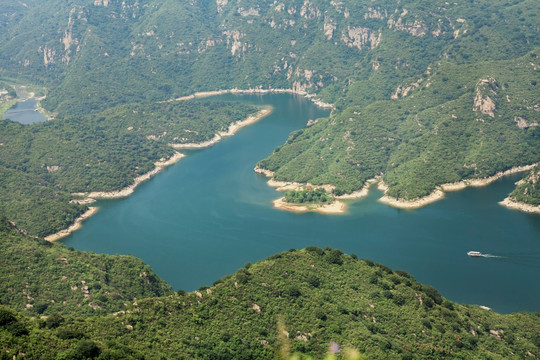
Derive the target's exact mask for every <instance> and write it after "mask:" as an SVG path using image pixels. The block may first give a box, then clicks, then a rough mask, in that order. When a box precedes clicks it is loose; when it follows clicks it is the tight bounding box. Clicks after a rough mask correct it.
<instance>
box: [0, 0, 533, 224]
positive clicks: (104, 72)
mask: <svg viewBox="0 0 540 360" xmlns="http://www.w3.org/2000/svg"><path fill="white" fill-rule="evenodd" d="M0 10H2V14H3V15H2V16H3V19H4V20H5V21H3V22H2V25H1V26H2V30H3V31H2V32H0V34H1V35H0V61H1V63H2V68H1V69H0V78H6V79H8V78H11V79H14V78H16V79H18V81H19V82H25V81H26V82H29V83H39V84H41V85H44V86H46V87H47V88H48V92H47V98H46V99H45V100H43V101H42V105H43V106H44V107H45V108H46V109H47V110H48V111H50V112H51V113H53V114H55V116H56V118H57V119H60V120H61V119H66V120H67V121H68V122H77V125H76V126H75V125H70V126H73V129H72V131H71V133H70V139H71V140H72V141H73V142H76V143H80V144H81V146H82V147H87V148H89V149H90V148H92V149H93V147H94V145H93V144H92V141H93V140H92V139H90V138H89V137H88V136H86V135H85V133H84V131H85V129H86V128H85V126H86V125H80V124H79V123H82V122H84V123H88V128H90V126H93V127H95V126H96V125H95V122H96V121H97V120H98V119H100V118H102V117H105V118H106V119H107V118H108V117H109V116H112V117H113V118H114V115H113V113H123V114H128V113H127V112H126V110H127V109H130V106H134V107H139V108H147V109H150V108H155V107H156V106H159V105H156V102H159V101H165V100H169V99H172V98H177V97H179V96H183V95H188V94H191V93H193V92H195V91H208V90H219V89H230V88H244V89H246V88H257V87H262V88H291V89H294V90H296V91H300V92H308V93H314V94H318V96H319V97H320V98H322V99H323V100H324V101H327V102H331V103H334V104H335V110H334V112H333V114H332V116H331V118H330V119H326V120H321V121H319V122H318V123H317V125H316V126H313V127H312V128H309V129H304V130H301V131H300V132H298V133H296V134H294V135H292V136H291V138H290V139H289V141H288V143H287V144H285V145H284V146H283V147H280V148H278V149H276V151H275V152H274V153H273V154H272V155H271V156H270V157H269V158H268V159H265V160H263V161H262V162H261V164H260V165H261V166H263V167H266V168H268V169H271V170H274V171H276V178H278V179H282V180H294V181H311V182H313V183H328V184H334V185H336V186H337V191H338V193H340V192H350V191H352V190H356V189H359V188H360V187H361V186H362V185H363V184H364V182H365V180H366V179H369V178H371V177H373V176H375V175H380V174H384V177H383V178H384V180H385V182H386V183H387V184H388V185H389V187H390V190H389V194H390V195H392V196H395V197H398V198H402V199H414V198H416V197H418V196H423V195H426V194H428V193H429V192H430V191H432V190H433V189H434V188H435V187H436V186H437V185H439V184H441V183H445V182H451V181H459V180H462V179H468V178H474V177H483V176H488V175H491V174H494V173H496V172H498V171H500V170H506V169H508V168H511V167H513V166H517V165H523V164H530V163H534V162H537V161H538V160H539V159H540V154H539V153H538V149H539V148H540V146H539V136H538V131H539V130H538V128H539V127H538V126H537V125H532V124H535V123H537V122H538V121H537V120H538V104H539V101H540V98H539V95H538V94H539V93H540V92H539V91H538V86H537V83H538V77H539V70H538V66H539V65H538V58H537V53H539V52H540V51H539V49H538V46H539V45H540V36H539V35H538V31H537V29H536V26H537V25H536V21H535V19H536V18H537V16H538V15H539V14H540V11H539V9H538V4H537V2H536V1H534V0H521V1H515V2H513V3H508V2H506V1H503V0H497V1H487V0H475V1H466V2H459V3H456V4H454V5H452V6H449V5H448V4H447V3H445V2H443V1H434V2H429V3H421V4H420V3H419V2H417V1H413V0H408V1H405V2H403V1H402V2H400V3H399V4H396V3H395V2H391V1H385V0H380V1H377V2H373V1H350V0H348V1H342V2H330V3H328V2H325V1H321V0H307V1H300V0H290V1H286V2H282V3H281V2H280V3H276V2H271V1H257V2H254V1H250V0H241V1H237V2H229V1H217V2H207V1H193V2H189V3H178V2H175V1H169V0H153V1H150V2H148V3H146V4H141V3H139V2H136V1H123V2H120V1H92V0H70V1H67V2H66V1H58V0H48V1H47V2H26V3H25V4H24V5H22V4H19V3H17V4H14V3H12V2H8V1H3V2H0ZM488 99H489V101H488ZM475 101H476V102H477V104H476V105H475ZM491 107H493V111H492V110H490V109H491ZM164 111H165V112H167V113H168V114H169V115H172V114H173V113H171V111H169V110H164ZM101 113H103V114H101ZM124 116H126V119H128V118H129V117H131V116H133V117H134V118H136V117H137V115H136V113H134V115H129V116H128V115H124ZM127 121H130V120H129V119H128V120H127ZM151 125H155V124H151ZM529 125H530V126H529ZM81 127H82V128H81ZM108 127H112V129H109V128H108ZM54 128H55V126H45V127H43V132H45V133H47V135H46V136H48V137H49V136H51V137H54V136H55V135H54V134H52V133H53V132H54ZM100 128H103V131H105V132H109V131H115V130H114V124H113V121H110V122H105V123H103V124H102V125H100ZM211 129H214V130H216V129H217V127H213V128H212V127H211ZM192 130H193V129H192ZM38 132H39V133H42V130H41V128H40V129H39V130H38ZM147 132H150V133H151V132H152V131H151V130H147ZM14 133H17V135H15V134H14ZM23 133H24V131H22V132H21V131H17V132H11V133H10V136H11V137H14V136H20V140H21V141H23V142H24V141H25V140H24V135H23ZM175 136H176V135H175ZM211 136H212V134H210V137H211ZM205 137H207V136H206V135H203V136H201V138H205ZM117 140H118V137H114V138H104V139H102V140H101V141H102V142H103V144H105V143H106V146H105V147H106V148H108V147H114V146H115V145H114V142H115V141H117ZM139 145H141V146H139ZM134 147H137V149H138V150H137V151H135V150H133V149H132V148H126V149H122V154H121V155H120V156H119V158H116V159H115V160H119V161H115V162H111V163H110V164H112V165H111V166H113V167H114V168H111V169H110V171H109V170H107V171H101V170H100V171H91V172H88V171H82V172H81V174H82V175H80V176H81V178H80V180H78V181H77V182H78V183H80V182H82V183H83V186H82V187H83V188H84V187H87V188H96V186H94V185H92V184H96V185H97V184H101V186H102V188H101V189H100V190H110V189H118V188H120V187H121V186H123V185H125V184H126V183H129V182H130V179H132V178H133V176H135V175H136V174H137V173H139V171H138V170H134V168H135V167H137V166H138V167H139V169H147V168H148V167H149V164H150V163H151V162H152V161H154V160H155V159H156V158H157V159H159V158H161V157H163V156H164V155H167V154H170V149H163V148H156V144H150V145H149V144H146V143H145V144H144V145H142V144H141V143H140V141H139V143H137V146H134ZM158 147H159V146H158ZM66 150H67V149H66V148H63V149H59V151H62V152H65V151H66ZM158 154H159V156H156V155H158ZM14 156H15V158H17V159H21V158H23V159H24V155H23V154H22V153H21V152H15V153H14ZM134 157H139V158H140V160H137V161H134V160H133V158H134ZM18 161H19V160H18ZM4 162H5V160H4V157H3V156H2V164H0V165H4ZM126 167H128V168H129V169H128V170H126ZM63 168H64V169H65V167H63ZM78 170H80V169H78ZM111 172H113V173H117V174H121V176H118V177H116V178H117V179H118V181H117V183H115V184H112V183H110V181H109V180H108V175H109V174H110V173H111ZM4 173H5V175H4V177H7V178H8V180H7V183H14V182H23V179H28V178H31V179H32V178H35V171H32V170H31V167H25V168H24V169H22V172H17V173H16V174H14V173H13V172H12V169H11V168H10V170H5V171H4ZM54 175H55V177H57V178H61V172H58V173H56V174H54ZM68 178H69V179H73V176H69V177H66V178H62V179H68ZM61 182H64V183H65V182H66V181H65V180H64V181H61ZM40 183H42V182H40ZM75 187H77V188H80V187H81V186H75V185H73V186H72V188H75ZM60 188H62V186H60ZM13 191H14V192H18V193H21V192H22V193H25V195H24V196H23V197H22V198H28V197H31V196H34V195H32V194H28V193H37V191H34V190H24V189H10V192H13ZM43 191H44V192H47V191H49V190H43ZM70 191H72V190H70ZM77 191H79V190H77ZM81 191H82V190H81ZM53 192H54V191H53ZM61 196H62V195H61V194H58V193H54V194H53V193H51V194H46V195H45V196H42V197H44V198H48V199H51V200H52V201H53V203H55V204H56V205H54V206H53V212H54V211H58V213H59V214H61V213H65V214H66V216H65V219H66V221H59V220H53V221H50V223H51V224H52V225H51V226H49V227H45V226H44V225H40V226H39V228H35V229H31V227H32V225H30V224H29V222H25V223H24V224H23V225H24V226H25V227H28V228H29V230H30V231H31V232H33V233H36V234H46V233H50V232H53V231H55V230H57V229H59V228H61V227H62V226H63V225H64V224H65V223H66V222H67V223H69V222H71V221H72V220H73V218H74V216H75V215H76V214H78V213H79V212H80V211H81V210H80V209H75V208H73V206H70V205H65V202H64V200H58V198H59V197H61ZM19 198H21V197H19ZM32 201H33V202H35V200H32ZM9 207H10V208H11V209H12V210H11V211H9V212H8V213H7V214H8V216H9V217H10V218H13V219H17V220H19V221H20V215H15V214H16V213H17V212H19V211H20V210H13V209H21V207H22V208H25V206H24V205H23V204H15V205H12V206H9ZM28 208H32V207H29V206H27V207H26V208H25V209H28ZM55 209H56V210H55ZM2 211H3V212H6V210H5V209H3V210H2ZM26 211H27V212H28V211H29V210H26ZM32 218H35V216H33V215H32Z"/></svg>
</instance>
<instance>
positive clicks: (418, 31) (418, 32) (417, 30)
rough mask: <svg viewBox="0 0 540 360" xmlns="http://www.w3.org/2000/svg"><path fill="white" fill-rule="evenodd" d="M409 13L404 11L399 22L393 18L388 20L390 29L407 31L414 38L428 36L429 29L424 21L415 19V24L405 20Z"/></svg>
mask: <svg viewBox="0 0 540 360" xmlns="http://www.w3.org/2000/svg"><path fill="white" fill-rule="evenodd" d="M408 13H409V12H408V11H407V10H406V9H403V12H402V13H401V14H400V15H399V17H398V19H397V20H394V18H392V17H391V18H390V19H388V22H387V24H388V28H390V29H392V28H394V29H396V30H400V31H406V32H408V33H409V34H411V35H413V36H419V37H422V36H424V35H426V33H427V31H428V27H427V25H426V24H424V23H423V22H422V21H420V20H418V19H415V20H414V21H413V22H410V21H405V20H403V19H404V17H405V16H406V15H407V14H408Z"/></svg>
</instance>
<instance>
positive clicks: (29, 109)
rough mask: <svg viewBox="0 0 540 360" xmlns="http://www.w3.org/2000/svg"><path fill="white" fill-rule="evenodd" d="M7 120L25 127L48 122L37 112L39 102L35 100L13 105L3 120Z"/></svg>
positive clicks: (31, 99)
mask: <svg viewBox="0 0 540 360" xmlns="http://www.w3.org/2000/svg"><path fill="white" fill-rule="evenodd" d="M7 119H9V120H13V121H16V122H19V123H21V124H25V125H28V124H33V123H37V122H41V121H47V118H46V117H45V116H43V114H41V113H40V112H39V111H38V110H37V100H36V99H34V98H30V99H26V100H23V101H19V102H17V103H16V104H15V105H13V107H12V108H11V109H9V110H8V111H7V112H6V113H5V114H4V117H3V120H7Z"/></svg>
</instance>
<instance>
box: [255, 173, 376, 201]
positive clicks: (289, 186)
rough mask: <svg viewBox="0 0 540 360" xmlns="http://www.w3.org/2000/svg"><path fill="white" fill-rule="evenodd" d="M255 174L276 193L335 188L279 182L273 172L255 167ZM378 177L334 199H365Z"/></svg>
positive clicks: (332, 186)
mask: <svg viewBox="0 0 540 360" xmlns="http://www.w3.org/2000/svg"><path fill="white" fill-rule="evenodd" d="M253 171H255V172H256V173H257V174H261V175H264V176H266V177H267V178H268V181H267V182H266V183H267V184H268V186H271V187H273V188H276V191H289V190H297V191H298V190H302V188H304V187H306V186H310V187H312V188H318V189H324V190H325V191H326V192H332V191H333V190H334V189H335V188H336V186H335V185H330V184H325V185H313V184H311V183H309V182H308V183H299V182H293V181H279V180H275V179H274V172H273V171H270V170H267V169H263V168H260V167H258V166H255V168H254V169H253ZM379 179H380V177H375V178H373V179H369V180H367V181H366V182H365V184H364V186H363V187H362V188H361V189H360V190H356V191H353V192H352V193H350V194H343V195H339V196H335V198H336V199H339V200H355V199H361V198H363V197H366V196H367V195H368V194H369V188H370V187H371V186H372V185H373V184H376V183H378V182H379V181H380V180H379Z"/></svg>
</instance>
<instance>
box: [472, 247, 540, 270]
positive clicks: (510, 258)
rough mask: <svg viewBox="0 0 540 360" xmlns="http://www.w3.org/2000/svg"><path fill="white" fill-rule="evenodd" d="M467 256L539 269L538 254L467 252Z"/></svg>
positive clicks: (539, 256) (539, 259)
mask: <svg viewBox="0 0 540 360" xmlns="http://www.w3.org/2000/svg"><path fill="white" fill-rule="evenodd" d="M467 255H469V256H470V257H483V258H495V259H499V260H500V261H504V262H507V263H511V264H516V265H521V266H526V267H532V268H538V269H540V252H530V253H524V252H521V253H503V254H484V253H481V252H479V251H469V252H468V253H467Z"/></svg>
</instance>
